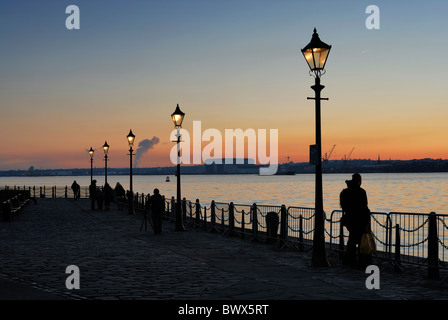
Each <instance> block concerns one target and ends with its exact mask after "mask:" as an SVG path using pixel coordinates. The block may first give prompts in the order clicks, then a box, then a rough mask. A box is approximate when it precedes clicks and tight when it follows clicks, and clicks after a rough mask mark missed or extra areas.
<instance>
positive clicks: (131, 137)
mask: <svg viewBox="0 0 448 320" xmlns="http://www.w3.org/2000/svg"><path fill="white" fill-rule="evenodd" d="M127 138H128V144H129V159H130V161H129V214H134V190H133V187H132V152H133V151H134V150H133V149H132V147H133V146H134V140H135V135H134V134H133V133H132V130H129V134H128V135H127Z"/></svg>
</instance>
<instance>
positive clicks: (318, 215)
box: [302, 28, 331, 267]
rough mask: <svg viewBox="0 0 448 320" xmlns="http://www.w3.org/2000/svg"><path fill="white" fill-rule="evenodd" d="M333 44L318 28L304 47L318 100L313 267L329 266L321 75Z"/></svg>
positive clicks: (303, 50) (304, 54)
mask: <svg viewBox="0 0 448 320" xmlns="http://www.w3.org/2000/svg"><path fill="white" fill-rule="evenodd" d="M330 49H331V46H330V45H328V44H326V43H324V42H322V41H321V40H320V39H319V35H318V34H317V31H316V28H314V33H313V36H312V38H311V42H310V43H309V44H308V45H307V46H306V47H305V48H303V49H302V53H303V56H304V57H305V60H306V62H307V63H308V66H309V67H310V75H312V76H314V78H315V84H314V86H311V88H312V89H313V90H314V92H315V97H314V98H308V100H315V101H316V145H315V152H316V155H315V159H314V160H315V163H316V185H315V187H316V191H315V217H314V235H313V254H312V259H311V266H313V267H329V266H330V264H329V262H328V260H327V254H326V250H325V218H324V206H323V191H322V143H321V112H320V101H321V100H328V98H321V96H320V92H321V91H322V89H323V88H325V87H324V86H322V85H321V84H320V77H321V76H322V75H323V74H324V73H325V69H324V67H325V63H326V62H327V58H328V54H329V53H330Z"/></svg>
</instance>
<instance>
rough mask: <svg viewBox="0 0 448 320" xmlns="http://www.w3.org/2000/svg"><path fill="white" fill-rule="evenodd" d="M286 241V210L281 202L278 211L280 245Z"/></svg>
mask: <svg viewBox="0 0 448 320" xmlns="http://www.w3.org/2000/svg"><path fill="white" fill-rule="evenodd" d="M287 242H288V210H287V209H286V206H285V205H284V204H282V208H281V211H280V242H279V245H280V247H283V246H284V245H286V243H287Z"/></svg>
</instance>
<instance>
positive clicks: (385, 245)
mask: <svg viewBox="0 0 448 320" xmlns="http://www.w3.org/2000/svg"><path fill="white" fill-rule="evenodd" d="M1 189H6V190H28V191H29V194H30V196H31V197H47V198H50V197H51V198H63V197H65V198H72V197H74V194H73V191H72V190H71V188H70V187H68V186H63V187H57V186H39V187H35V186H32V187H30V186H21V187H19V186H14V187H9V186H5V187H4V188H0V190H1ZM81 197H82V198H88V197H89V188H88V187H81ZM133 199H134V201H135V203H134V207H135V209H137V210H147V209H148V207H147V201H148V195H146V196H145V194H143V193H140V194H139V193H135V195H134V197H133ZM175 201H176V200H175V198H174V197H172V198H171V199H165V203H166V207H165V212H166V219H168V220H171V221H174V220H175V217H176V215H175V210H176V205H175ZM125 204H126V203H125ZM181 208H182V215H183V218H184V222H185V223H186V224H188V225H190V226H192V227H194V228H200V229H203V230H207V231H213V232H218V233H221V234H228V235H235V236H240V237H244V238H247V239H250V240H251V241H266V242H271V243H276V244H277V245H279V246H281V247H293V248H295V249H297V250H299V251H306V250H310V249H311V248H312V245H313V233H314V217H315V210H314V208H307V207H294V206H291V207H288V208H286V207H285V206H284V205H281V206H277V205H272V206H271V205H257V204H256V203H254V204H251V205H249V204H234V203H233V202H215V201H211V203H210V205H204V204H201V203H200V201H199V199H196V200H195V201H190V200H186V199H185V198H184V199H183V200H182V205H181ZM342 215H343V212H342V211H341V210H333V211H332V212H331V214H330V215H327V214H325V237H326V244H327V248H328V249H329V252H330V254H332V253H339V254H341V253H342V252H344V251H345V249H346V245H345V243H346V239H347V238H348V235H346V233H347V231H346V229H345V227H342V225H341V222H340V221H341V217H342ZM371 230H372V232H373V234H374V236H375V240H376V244H377V252H376V253H375V254H374V256H375V257H376V258H378V259H380V260H381V261H384V262H386V263H389V264H391V265H393V266H394V267H395V268H397V269H403V268H405V267H406V266H412V265H414V266H424V267H427V268H428V275H429V277H430V278H437V277H438V276H439V270H441V269H442V270H448V215H446V214H436V213H433V212H432V213H409V212H389V213H384V212H371Z"/></svg>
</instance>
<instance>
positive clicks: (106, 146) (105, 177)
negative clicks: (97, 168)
mask: <svg viewBox="0 0 448 320" xmlns="http://www.w3.org/2000/svg"><path fill="white" fill-rule="evenodd" d="M103 150H104V184H106V183H107V153H108V152H109V145H108V144H107V141H105V142H104V145H103Z"/></svg>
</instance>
